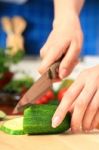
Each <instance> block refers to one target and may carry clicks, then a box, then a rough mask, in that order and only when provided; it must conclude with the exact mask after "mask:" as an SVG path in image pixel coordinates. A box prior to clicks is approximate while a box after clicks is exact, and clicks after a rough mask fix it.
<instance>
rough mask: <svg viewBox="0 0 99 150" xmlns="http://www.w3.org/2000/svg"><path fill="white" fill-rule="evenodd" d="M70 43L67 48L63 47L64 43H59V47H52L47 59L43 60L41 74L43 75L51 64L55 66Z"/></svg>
mask: <svg viewBox="0 0 99 150" xmlns="http://www.w3.org/2000/svg"><path fill="white" fill-rule="evenodd" d="M68 44H69V43H68V42H67V44H66V46H65V47H63V46H62V43H58V44H57V45H54V46H52V47H50V49H49V52H48V53H47V55H46V57H45V58H44V59H43V61H42V63H41V66H40V68H39V72H40V73H41V74H42V73H44V72H45V71H46V70H48V68H49V67H50V65H51V64H53V63H54V62H55V61H56V60H58V59H59V58H60V57H61V56H62V55H63V54H64V52H65V51H66V48H67V47H68Z"/></svg>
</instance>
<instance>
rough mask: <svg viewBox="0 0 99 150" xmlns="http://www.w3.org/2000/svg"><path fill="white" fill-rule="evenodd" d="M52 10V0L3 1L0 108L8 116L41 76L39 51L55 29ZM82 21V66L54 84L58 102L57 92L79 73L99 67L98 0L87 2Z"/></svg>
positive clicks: (0, 3)
mask: <svg viewBox="0 0 99 150" xmlns="http://www.w3.org/2000/svg"><path fill="white" fill-rule="evenodd" d="M53 10H54V9H53V0H0V109H1V110H3V111H4V112H6V113H7V114H12V110H13V108H14V106H15V105H16V103H17V102H18V101H19V99H20V97H21V96H22V95H23V94H24V93H25V92H26V91H27V89H28V88H29V87H30V86H31V85H32V84H33V83H34V82H35V80H37V79H38V77H39V73H38V67H39V65H40V62H41V60H40V57H39V51H40V48H41V47H42V46H43V44H44V43H45V41H46V40H47V37H48V35H49V33H50V31H51V29H52V22H53V16H54V12H53ZM80 20H81V25H82V29H83V32H84V44H83V48H82V52H81V55H80V57H81V60H80V63H79V64H78V65H77V66H76V68H75V69H74V71H73V72H72V74H71V75H70V76H69V77H68V78H67V79H65V80H64V81H62V82H60V83H57V84H55V85H54V87H53V89H52V91H51V92H52V93H54V95H55V96H56V97H54V98H53V97H52V99H58V97H57V96H58V95H57V94H56V93H58V92H59V91H60V89H61V88H63V87H66V88H68V87H69V86H70V85H71V84H72V82H73V81H74V80H75V78H76V77H77V75H78V74H79V72H80V71H82V70H84V69H85V68H88V67H91V66H93V65H96V64H99V57H98V55H99V1H98V0H85V4H84V7H83V10H82V12H81V14H80ZM52 95H53V94H52ZM47 102H48V101H46V100H45V101H44V100H43V103H47Z"/></svg>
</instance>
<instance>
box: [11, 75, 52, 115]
mask: <svg viewBox="0 0 99 150" xmlns="http://www.w3.org/2000/svg"><path fill="white" fill-rule="evenodd" d="M51 86H52V79H51V78H50V74H49V72H46V73H45V74H43V75H42V76H41V77H40V78H39V80H37V82H35V84H34V85H32V87H31V88H30V89H29V90H28V91H27V92H26V94H25V95H24V96H23V97H22V99H21V100H20V101H19V102H18V104H17V105H16V107H15V109H14V111H13V113H14V114H15V113H18V112H21V111H23V110H24V108H26V107H28V106H30V105H32V104H34V103H35V101H36V100H37V99H38V98H40V97H41V96H42V95H43V94H44V93H45V92H46V91H47V90H48V89H49V88H50V87H51Z"/></svg>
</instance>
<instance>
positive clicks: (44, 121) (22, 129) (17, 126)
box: [0, 105, 71, 135]
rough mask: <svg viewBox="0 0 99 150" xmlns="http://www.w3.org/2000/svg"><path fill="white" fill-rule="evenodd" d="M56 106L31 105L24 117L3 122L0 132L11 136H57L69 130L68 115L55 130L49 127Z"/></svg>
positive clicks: (69, 117)
mask: <svg viewBox="0 0 99 150" xmlns="http://www.w3.org/2000/svg"><path fill="white" fill-rule="evenodd" d="M56 108H57V105H33V106H30V107H29V108H26V110H25V111H24V117H17V118H14V119H11V120H8V121H5V122H4V123H3V124H2V125H1V127H0V130H2V131H4V132H5V133H8V134H12V135H22V134H57V133H61V132H64V131H66V130H68V129H69V128H70V120H71V115H70V113H68V114H67V116H66V117H65V119H64V121H63V122H62V123H61V125H60V126H59V127H57V128H52V127H51V120H52V116H53V114H54V112H55V110H56Z"/></svg>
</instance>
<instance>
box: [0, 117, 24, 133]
mask: <svg viewBox="0 0 99 150" xmlns="http://www.w3.org/2000/svg"><path fill="white" fill-rule="evenodd" d="M0 130H2V131H4V132H5V133H8V134H11V135H23V134H25V133H24V130H23V117H18V118H14V119H11V120H8V121H5V122H4V123H3V124H2V126H1V127H0Z"/></svg>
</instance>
